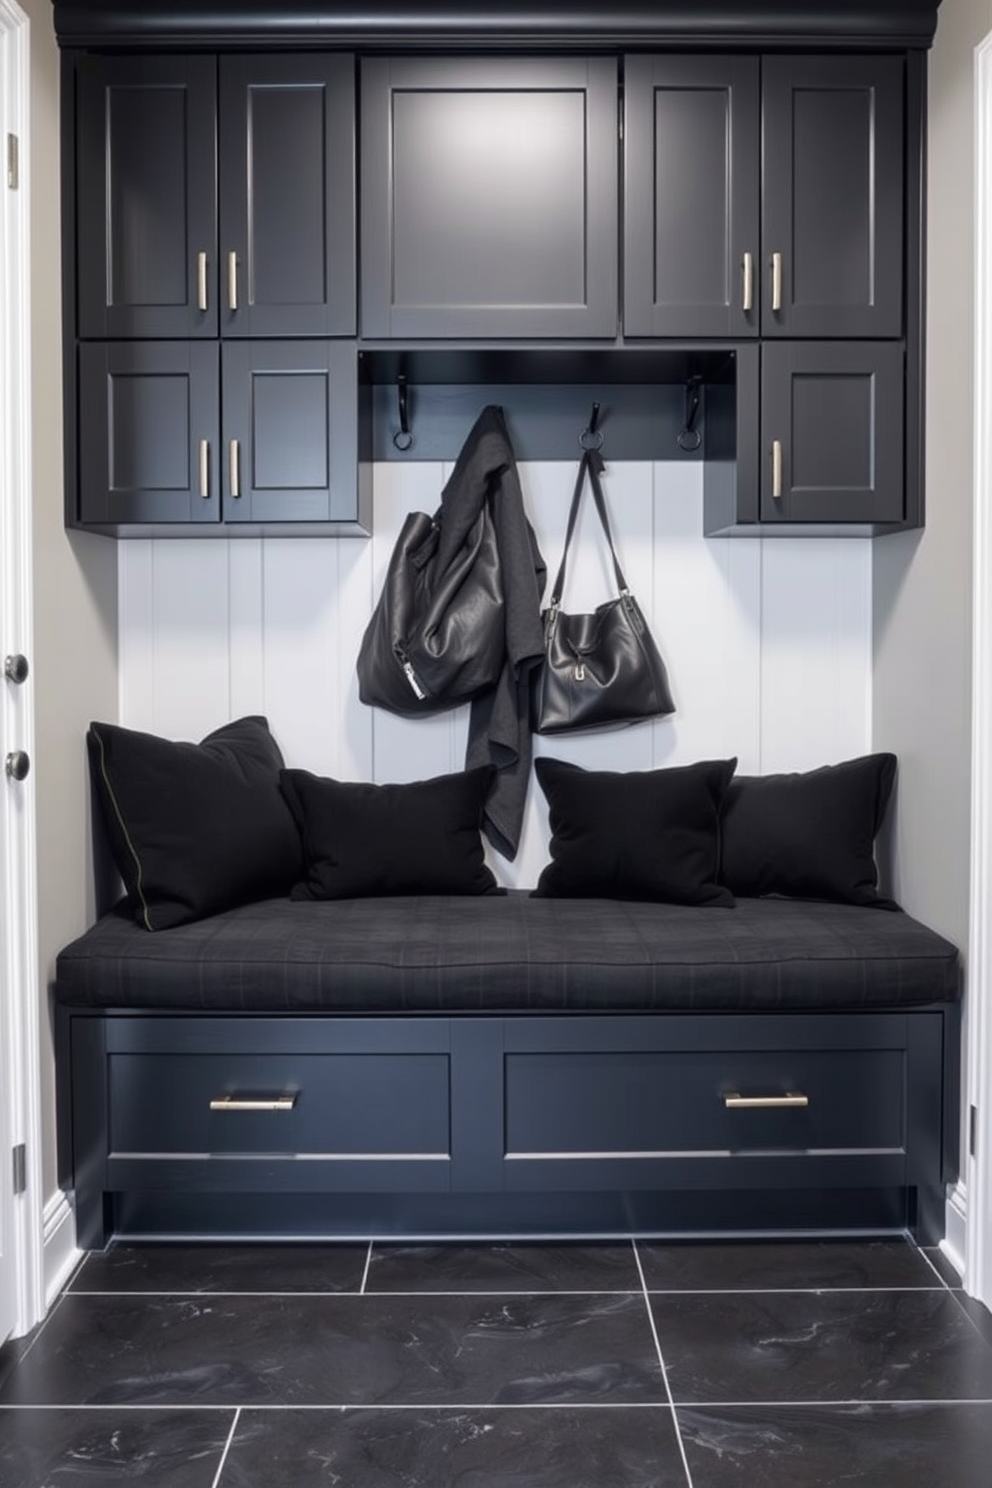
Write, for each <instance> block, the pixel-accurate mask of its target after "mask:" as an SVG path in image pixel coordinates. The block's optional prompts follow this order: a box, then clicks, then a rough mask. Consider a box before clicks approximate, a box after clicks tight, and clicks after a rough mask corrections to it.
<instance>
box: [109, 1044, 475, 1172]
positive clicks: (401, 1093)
mask: <svg viewBox="0 0 992 1488" xmlns="http://www.w3.org/2000/svg"><path fill="white" fill-rule="evenodd" d="M449 1104H450V1102H449V1057H448V1055H447V1054H446V1053H441V1052H437V1053H400V1052H395V1053H390V1052H382V1051H376V1052H369V1053H355V1052H348V1053H341V1054H331V1053H322V1054H300V1053H295V1052H287V1053H273V1054H259V1053H237V1054H235V1053H224V1054H220V1053H207V1054H153V1053H147V1052H146V1053H140V1054H138V1053H135V1054H131V1053H116V1054H111V1055H110V1056H109V1058H108V1119H109V1136H110V1153H109V1155H110V1156H113V1157H126V1156H132V1155H138V1154H141V1155H149V1156H153V1155H160V1156H163V1157H165V1156H176V1155H183V1156H193V1155H195V1156H206V1155H223V1156H238V1155H258V1154H260V1153H266V1154H278V1155H295V1154H304V1155H307V1156H311V1157H313V1156H321V1157H335V1156H339V1157H342V1158H347V1159H354V1158H358V1157H362V1156H370V1157H375V1158H382V1157H386V1156H407V1155H410V1156H417V1157H423V1156H447V1154H448V1152H449V1148H450V1111H449Z"/></svg>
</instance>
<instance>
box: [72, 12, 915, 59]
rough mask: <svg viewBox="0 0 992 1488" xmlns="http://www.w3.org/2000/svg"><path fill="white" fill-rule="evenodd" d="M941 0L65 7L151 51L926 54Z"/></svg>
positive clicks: (92, 33) (99, 35)
mask: <svg viewBox="0 0 992 1488" xmlns="http://www.w3.org/2000/svg"><path fill="white" fill-rule="evenodd" d="M939 4H940V0H872V3H868V4H863V3H859V0H819V3H817V4H810V3H803V0H764V3H762V4H753V3H752V4H745V3H742V0H704V3H701V4H697V5H691V4H687V3H686V0H681V3H679V0H626V3H624V4H619V5H614V6H611V7H603V6H602V5H600V4H596V3H592V0H543V3H536V4H532V5H526V4H520V3H517V4H508V3H503V4H500V3H490V4H489V5H488V6H483V7H479V6H474V5H470V4H465V3H460V4H453V3H447V4H445V3H438V0H434V3H432V4H430V5H426V4H425V5H423V6H421V7H411V8H410V9H409V11H408V12H405V11H404V10H402V9H400V8H398V7H397V6H396V5H395V4H391V3H386V0H364V3H363V4H358V5H355V4H350V5H345V4H342V3H340V0H295V3H294V4H293V5H292V6H291V7H282V6H280V5H278V4H277V3H276V0H213V3H212V4H210V5H206V6H205V5H203V4H202V3H200V0H171V3H170V0H54V12H55V17H54V18H55V33H56V36H57V38H58V41H59V43H60V45H62V46H74V47H81V46H114V45H141V46H142V47H145V48H151V47H156V46H163V47H165V46H169V47H174V46H176V45H177V44H180V45H183V46H187V47H204V48H212V47H220V46H228V45H237V46H241V47H251V48H257V49H262V48H264V49H266V50H272V49H274V48H279V47H293V46H303V45H307V46H310V45H315V44H316V45H322V46H327V47H334V48H338V47H340V48H361V49H362V50H366V51H368V50H395V49H406V50H409V49H420V48H423V49H429V50H431V51H434V52H437V51H448V50H458V51H465V50H466V49H471V48H479V49H484V50H502V49H505V48H508V47H525V48H527V49H530V50H534V49H541V48H544V47H547V48H553V49H554V50H556V51H561V50H562V49H563V48H588V47H609V48H614V49H616V48H632V49H636V48H639V47H659V46H665V47H678V48H683V47H684V48H692V49H693V50H699V49H700V48H707V47H714V48H716V47H718V48H720V49H722V50H726V49H727V48H728V47H740V48H742V49H743V48H762V49H769V48H775V47H796V48H800V49H802V50H804V51H811V50H821V49H824V50H825V49H830V48H833V49H836V48H838V47H840V48H856V49H859V50H860V49H879V48H894V49H903V48H925V47H929V46H930V44H931V42H932V41H933V37H934V32H935V31H936V27H937V8H938V6H939Z"/></svg>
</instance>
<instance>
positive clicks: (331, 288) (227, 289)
mask: <svg viewBox="0 0 992 1488" xmlns="http://www.w3.org/2000/svg"><path fill="white" fill-rule="evenodd" d="M355 231H356V224H355V64H354V59H353V58H352V57H351V56H347V55H328V54H320V53H311V54H308V55H306V56H278V55H274V56H261V57H260V56H255V55H246V56H243V57H222V58H221V64H220V251H221V294H220V299H221V315H220V323H221V332H222V334H223V335H225V336H273V335H276V336H332V335H339V336H348V335H351V336H353V335H354V334H355V324H356V306H355V300H356V293H355V251H356V249H355Z"/></svg>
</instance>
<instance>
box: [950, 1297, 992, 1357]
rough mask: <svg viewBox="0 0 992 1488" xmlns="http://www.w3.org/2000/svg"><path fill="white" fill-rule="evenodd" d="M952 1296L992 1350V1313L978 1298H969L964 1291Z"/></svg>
mask: <svg viewBox="0 0 992 1488" xmlns="http://www.w3.org/2000/svg"><path fill="white" fill-rule="evenodd" d="M951 1295H952V1296H953V1297H954V1298H955V1300H956V1301H957V1302H958V1303H959V1304H960V1306H961V1308H962V1309H963V1311H964V1313H965V1315H966V1316H967V1317H968V1318H969V1319H970V1320H971V1324H972V1326H973V1327H974V1328H975V1329H976V1331H977V1332H978V1333H980V1334H981V1336H982V1337H983V1338H984V1339H985V1342H986V1343H987V1344H988V1345H989V1347H990V1348H992V1313H990V1312H989V1310H988V1308H987V1307H986V1306H985V1304H984V1302H979V1301H978V1299H977V1298H976V1297H969V1296H968V1294H967V1292H963V1291H954V1292H952V1293H951Z"/></svg>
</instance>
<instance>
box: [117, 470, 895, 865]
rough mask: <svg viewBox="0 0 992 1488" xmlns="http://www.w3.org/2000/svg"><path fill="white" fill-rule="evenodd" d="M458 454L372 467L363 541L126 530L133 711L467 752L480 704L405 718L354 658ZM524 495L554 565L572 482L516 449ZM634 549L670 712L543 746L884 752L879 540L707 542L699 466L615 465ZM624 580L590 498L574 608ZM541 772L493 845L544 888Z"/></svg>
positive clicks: (620, 534) (366, 745)
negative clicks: (508, 847) (370, 703)
mask: <svg viewBox="0 0 992 1488" xmlns="http://www.w3.org/2000/svg"><path fill="white" fill-rule="evenodd" d="M449 470H450V467H449V466H446V465H440V464H431V463H420V462H410V463H407V464H402V465H400V464H389V465H380V466H377V467H376V473H375V475H376V478H375V501H374V513H375V515H374V531H375V535H374V537H373V538H372V539H371V540H363V539H353V538H348V539H341V540H331V539H320V538H311V539H305V538H270V539H254V538H237V539H230V540H228V539H211V540H203V539H196V538H191V539H179V540H173V539H158V540H153V539H141V540H137V541H127V542H121V543H120V544H119V545H118V546H119V555H120V556H119V562H120V575H119V577H120V653H121V674H120V675H121V722H122V723H124V724H125V725H126V726H128V727H131V728H138V729H145V730H148V731H149V732H152V733H158V734H163V735H165V736H167V737H170V738H177V739H199V738H201V737H202V736H203V735H204V734H206V733H208V732H209V731H210V730H211V729H213V728H216V727H218V726H219V725H220V724H221V723H224V722H226V721H227V720H228V719H230V718H236V717H240V716H241V715H243V714H245V713H264V714H265V715H266V716H267V717H268V719H269V722H270V724H271V727H272V730H273V732H274V734H275V735H276V738H277V739H278V741H279V744H280V746H281V748H282V751H283V754H284V755H285V757H286V761H287V763H288V764H290V765H294V766H299V767H302V768H304V769H308V770H312V771H314V772H315V773H317V774H322V775H333V776H337V777H338V778H340V779H348V780H377V781H387V780H414V779H424V778H427V777H428V776H431V775H437V774H441V773H444V772H446V771H450V770H458V769H460V768H461V767H462V765H463V763H464V749H465V736H466V724H467V716H468V715H467V709H460V710H458V711H457V712H453V713H448V714H442V715H440V716H438V717H435V718H430V719H421V720H405V719H400V718H395V717H393V716H392V715H390V714H387V713H384V712H380V711H379V710H373V709H369V708H366V707H365V706H364V705H363V704H361V703H360V702H359V700H358V691H357V684H356V680H355V665H354V664H355V656H356V654H357V651H358V645H359V641H360V639H361V635H362V631H363V630H364V627H365V624H366V621H367V619H368V616H369V614H370V612H371V609H372V605H373V603H374V601H375V597H376V595H377V594H378V590H379V584H380V581H381V576H382V573H383V570H384V567H385V564H386V561H387V559H388V557H389V553H390V551H391V549H392V545H393V542H394V540H395V537H396V533H397V532H398V530H399V526H400V523H401V522H402V519H403V517H404V515H405V514H406V512H407V511H409V510H412V509H414V508H418V509H421V510H425V511H434V510H435V509H436V507H437V504H438V498H439V495H440V491H441V488H442V486H443V484H444V481H445V479H446V477H447V475H448V473H449ZM520 475H521V480H522V484H523V489H524V500H525V503H526V506H527V510H528V513H529V515H530V517H531V520H532V521H533V524H534V527H535V530H536V532H537V536H538V540H539V542H540V545H541V549H542V551H543V553H544V556H545V559H546V561H547V563H548V568H549V570H550V571H551V575H552V576H553V573H554V570H555V568H556V567H557V563H558V560H559V557H560V553H561V543H562V540H563V535H564V523H565V517H566V514H567V509H568V502H569V497H570V495H571V491H572V484H573V480H574V476H575V466H574V464H571V463H558V462H541V463H533V464H522V465H521V467H520ZM605 484H606V494H607V501H608V503H609V508H610V513H611V517H612V520H613V525H614V530H615V535H616V538H617V545H618V549H619V552H620V558H621V562H622V564H623V566H624V569H625V572H626V575H627V579H628V581H629V583H630V586H631V588H632V589H633V591H634V593H635V594H636V595H637V597H638V599H639V600H640V602H641V604H642V606H643V607H644V609H645V611H646V612H647V614H648V616H649V619H650V620H651V622H652V625H653V628H654V632H655V635H656V637H657V639H658V642H659V644H660V646H661V650H662V653H663V655H664V657H665V660H666V663H667V665H668V669H669V676H670V679H671V683H672V688H673V692H674V695H675V701H676V704H677V710H678V711H677V713H676V714H675V715H674V717H672V718H671V719H664V720H656V721H653V722H650V723H644V724H639V725H637V726H635V727H633V728H630V729H622V730H617V731H611V732H605V733H601V734H596V735H588V736H583V737H575V738H571V739H567V740H566V739H563V738H559V739H547V740H545V739H539V740H537V741H536V748H537V750H538V751H541V752H545V753H550V754H554V755H556V756H558V757H560V758H565V759H572V760H575V761H576V762H577V763H579V764H582V765H586V766H588V767H589V768H595V769H617V770H625V769H635V770H636V769H639V770H643V769H651V768H656V767H659V766H664V765H671V764H687V763H690V762H691V761H692V760H696V759H702V758H723V757H726V756H729V755H734V754H736V755H737V756H738V759H739V766H738V768H739V769H740V770H741V771H742V772H748V773H759V772H769V771H773V770H785V769H797V770H802V769H810V768H813V767H814V766H816V765H820V764H826V763H831V762H834V761H836V760H841V759H846V758H850V757H851V756H853V755H857V754H862V753H864V752H866V751H867V750H868V749H869V748H870V747H871V740H870V708H871V545H870V541H869V540H868V539H860V538H855V539H852V538H836V539H834V538H805V539H803V538H775V539H768V540H760V539H740V538H717V539H712V538H710V539H707V538H704V537H703V536H702V530H703V520H702V469H701V467H700V466H699V465H698V464H691V465H690V464H674V463H657V464H650V463H636V462H620V461H618V462H616V463H615V464H613V465H608V466H607V470H606V477H605ZM611 593H612V572H611V569H610V568H609V565H608V561H607V560H606V558H605V547H604V544H603V542H602V540H601V538H600V535H599V529H598V525H597V523H596V518H595V512H594V510H593V507H592V502H591V500H588V499H587V502H586V505H585V508H584V510H583V515H582V519H581V521H580V525H579V529H578V532H577V541H576V543H575V544H573V558H572V561H571V563H570V567H569V576H568V583H567V587H566V592H565V606H566V608H571V609H573V610H585V609H592V608H594V607H595V606H596V605H597V604H599V603H601V602H602V601H603V600H604V599H606V598H608V597H609V596H610V594H611ZM546 845H547V820H546V813H545V810H544V803H543V799H542V798H541V793H540V790H539V788H538V787H537V785H536V783H534V784H533V786H532V790H531V793H530V798H529V802H528V810H527V819H526V823H525V829H524V834H523V839H522V842H521V846H520V851H519V853H518V855H517V858H516V859H515V861H514V862H513V863H507V862H506V861H505V860H504V859H502V858H498V857H494V858H493V859H492V862H493V867H494V869H495V871H496V873H497V875H498V877H499V878H500V880H501V881H502V882H504V883H507V884H511V885H520V886H523V887H530V886H532V885H533V883H534V882H535V881H536V878H537V875H538V873H539V872H540V870H541V867H542V866H543V864H544V863H545V861H546V859H547V846H546Z"/></svg>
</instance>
